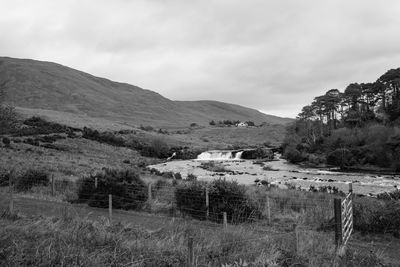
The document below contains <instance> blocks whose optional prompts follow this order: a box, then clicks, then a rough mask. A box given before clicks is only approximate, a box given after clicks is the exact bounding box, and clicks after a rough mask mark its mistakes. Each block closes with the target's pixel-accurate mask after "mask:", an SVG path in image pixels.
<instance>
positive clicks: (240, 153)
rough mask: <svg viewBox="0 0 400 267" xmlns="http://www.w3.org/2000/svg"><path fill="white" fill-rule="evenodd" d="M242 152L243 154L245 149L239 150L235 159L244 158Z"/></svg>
mask: <svg viewBox="0 0 400 267" xmlns="http://www.w3.org/2000/svg"><path fill="white" fill-rule="evenodd" d="M242 154H243V151H239V152H237V153H236V155H235V159H236V160H240V159H242Z"/></svg>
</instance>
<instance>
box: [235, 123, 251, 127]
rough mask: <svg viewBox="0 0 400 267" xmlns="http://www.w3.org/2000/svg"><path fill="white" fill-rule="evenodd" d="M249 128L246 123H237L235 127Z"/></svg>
mask: <svg viewBox="0 0 400 267" xmlns="http://www.w3.org/2000/svg"><path fill="white" fill-rule="evenodd" d="M247 126H249V125H248V124H247V123H246V122H239V123H237V124H236V127H247Z"/></svg>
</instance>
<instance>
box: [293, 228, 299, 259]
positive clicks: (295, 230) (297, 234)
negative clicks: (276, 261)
mask: <svg viewBox="0 0 400 267" xmlns="http://www.w3.org/2000/svg"><path fill="white" fill-rule="evenodd" d="M294 233H295V235H296V255H300V238H299V237H300V233H299V227H298V226H297V225H296V227H295V228H294Z"/></svg>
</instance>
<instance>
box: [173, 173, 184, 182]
mask: <svg viewBox="0 0 400 267" xmlns="http://www.w3.org/2000/svg"><path fill="white" fill-rule="evenodd" d="M174 178H175V179H176V180H182V175H181V174H180V173H179V172H177V173H175V174H174Z"/></svg>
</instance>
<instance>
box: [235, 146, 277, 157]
mask: <svg viewBox="0 0 400 267" xmlns="http://www.w3.org/2000/svg"><path fill="white" fill-rule="evenodd" d="M241 158H242V159H268V160H273V159H274V153H273V152H272V150H271V149H268V148H261V147H259V148H255V149H246V150H244V151H243V153H242V157H241Z"/></svg>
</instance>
